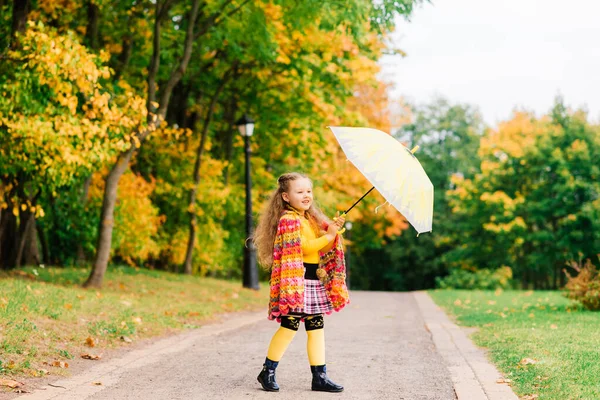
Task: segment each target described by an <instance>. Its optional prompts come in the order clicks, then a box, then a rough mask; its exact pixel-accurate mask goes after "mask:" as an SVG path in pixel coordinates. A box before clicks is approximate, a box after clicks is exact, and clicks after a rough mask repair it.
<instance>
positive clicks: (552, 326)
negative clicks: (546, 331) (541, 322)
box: [550, 324, 558, 329]
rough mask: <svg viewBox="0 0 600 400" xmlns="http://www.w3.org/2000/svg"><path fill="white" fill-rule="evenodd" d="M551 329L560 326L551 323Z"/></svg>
mask: <svg viewBox="0 0 600 400" xmlns="http://www.w3.org/2000/svg"><path fill="white" fill-rule="evenodd" d="M550 329H558V326H556V325H554V324H552V325H550Z"/></svg>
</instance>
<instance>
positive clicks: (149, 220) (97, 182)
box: [90, 171, 165, 265]
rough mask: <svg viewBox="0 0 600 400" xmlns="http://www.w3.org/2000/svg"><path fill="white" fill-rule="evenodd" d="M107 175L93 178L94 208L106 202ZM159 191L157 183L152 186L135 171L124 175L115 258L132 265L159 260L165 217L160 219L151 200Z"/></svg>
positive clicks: (115, 228)
mask: <svg viewBox="0 0 600 400" xmlns="http://www.w3.org/2000/svg"><path fill="white" fill-rule="evenodd" d="M104 175H105V174H101V173H96V174H94V175H93V177H92V184H91V186H90V198H91V199H92V204H97V205H99V204H100V203H101V202H102V196H103V193H104ZM155 187H156V182H155V181H154V180H152V181H150V182H148V181H146V180H145V179H144V178H142V177H141V176H138V175H135V174H133V173H132V172H131V171H128V172H126V173H125V174H123V176H122V177H121V180H120V181H119V189H118V191H119V194H118V199H119V200H118V202H117V206H116V209H115V226H114V231H113V241H112V254H113V255H118V256H119V257H121V258H122V259H123V260H125V261H126V262H127V263H128V264H131V265H137V264H139V262H140V261H141V260H148V259H149V258H151V257H156V256H157V255H158V253H159V251H160V247H159V245H158V243H157V236H158V230H159V228H160V226H161V225H162V224H163V223H164V221H165V217H164V216H161V215H159V210H158V208H157V207H156V206H155V205H154V204H152V201H151V199H150V196H151V195H152V193H153V192H154V189H155Z"/></svg>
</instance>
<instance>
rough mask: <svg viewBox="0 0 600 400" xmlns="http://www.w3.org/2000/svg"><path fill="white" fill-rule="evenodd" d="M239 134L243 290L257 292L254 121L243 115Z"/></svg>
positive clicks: (238, 124) (240, 120)
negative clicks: (243, 187) (243, 184)
mask: <svg viewBox="0 0 600 400" xmlns="http://www.w3.org/2000/svg"><path fill="white" fill-rule="evenodd" d="M236 125H237V127H238V130H239V131H240V134H241V135H242V136H243V137H244V147H245V153H246V243H245V246H244V271H243V285H244V287H245V288H249V289H255V290H258V289H259V286H258V269H257V267H256V252H255V249H254V243H253V242H252V240H249V239H250V238H252V235H253V234H254V228H253V226H252V180H251V179H250V154H251V151H250V137H251V136H252V133H254V120H253V119H252V118H250V117H248V116H247V115H246V114H244V115H243V116H242V117H241V118H240V119H239V120H238V121H237V123H236Z"/></svg>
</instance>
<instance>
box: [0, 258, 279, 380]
mask: <svg viewBox="0 0 600 400" xmlns="http://www.w3.org/2000/svg"><path fill="white" fill-rule="evenodd" d="M88 274H89V269H81V268H43V269H42V268H26V269H23V270H17V271H12V272H10V273H0V377H1V376H2V375H4V376H7V375H9V376H19V375H29V376H39V375H43V374H45V373H46V371H50V372H55V373H59V372H60V371H59V370H58V367H52V364H53V363H55V362H60V361H63V362H68V361H69V360H71V359H73V358H75V357H80V355H81V353H85V352H87V353H91V354H101V353H102V351H103V349H106V348H114V347H117V346H123V345H127V343H126V342H124V341H123V340H122V339H121V337H122V336H126V337H128V338H130V339H131V340H133V341H134V342H135V341H136V340H139V339H142V338H149V337H154V336H160V335H164V334H167V333H171V332H177V331H180V330H183V329H189V328H196V327H199V326H201V325H202V324H204V323H206V322H207V321H209V320H210V319H211V318H214V317H215V315H216V314H218V313H223V312H232V311H242V310H260V309H264V310H265V316H266V307H267V302H268V290H269V288H268V287H267V286H268V285H266V284H262V285H261V290H260V291H258V292H257V291H253V290H248V289H243V288H242V287H241V283H239V282H229V281H220V280H216V279H210V278H200V277H191V276H184V275H177V274H171V273H166V272H158V271H149V270H145V269H136V268H129V267H110V268H109V271H108V272H107V274H106V276H105V279H104V286H103V288H102V289H101V290H96V289H83V288H82V287H81V286H80V285H81V283H82V282H84V281H85V279H86V278H87V276H88ZM88 338H90V339H88ZM86 340H88V341H89V342H93V343H94V344H95V346H94V347H90V346H89V345H87V344H86Z"/></svg>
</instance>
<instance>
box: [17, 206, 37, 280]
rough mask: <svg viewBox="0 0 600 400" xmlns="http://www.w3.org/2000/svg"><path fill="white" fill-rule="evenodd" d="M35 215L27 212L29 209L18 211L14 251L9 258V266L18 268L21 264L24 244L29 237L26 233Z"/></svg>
mask: <svg viewBox="0 0 600 400" xmlns="http://www.w3.org/2000/svg"><path fill="white" fill-rule="evenodd" d="M34 221H35V216H34V215H33V214H31V213H30V212H29V210H25V211H22V212H21V213H20V221H19V229H18V231H17V236H16V237H15V249H14V250H15V251H14V253H13V254H14V255H13V257H12V260H11V264H12V265H11V266H14V267H15V268H19V267H21V265H22V261H23V253H24V251H25V245H26V244H27V239H28V237H29V235H28V233H29V231H30V230H31V227H32V225H33V224H34Z"/></svg>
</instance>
